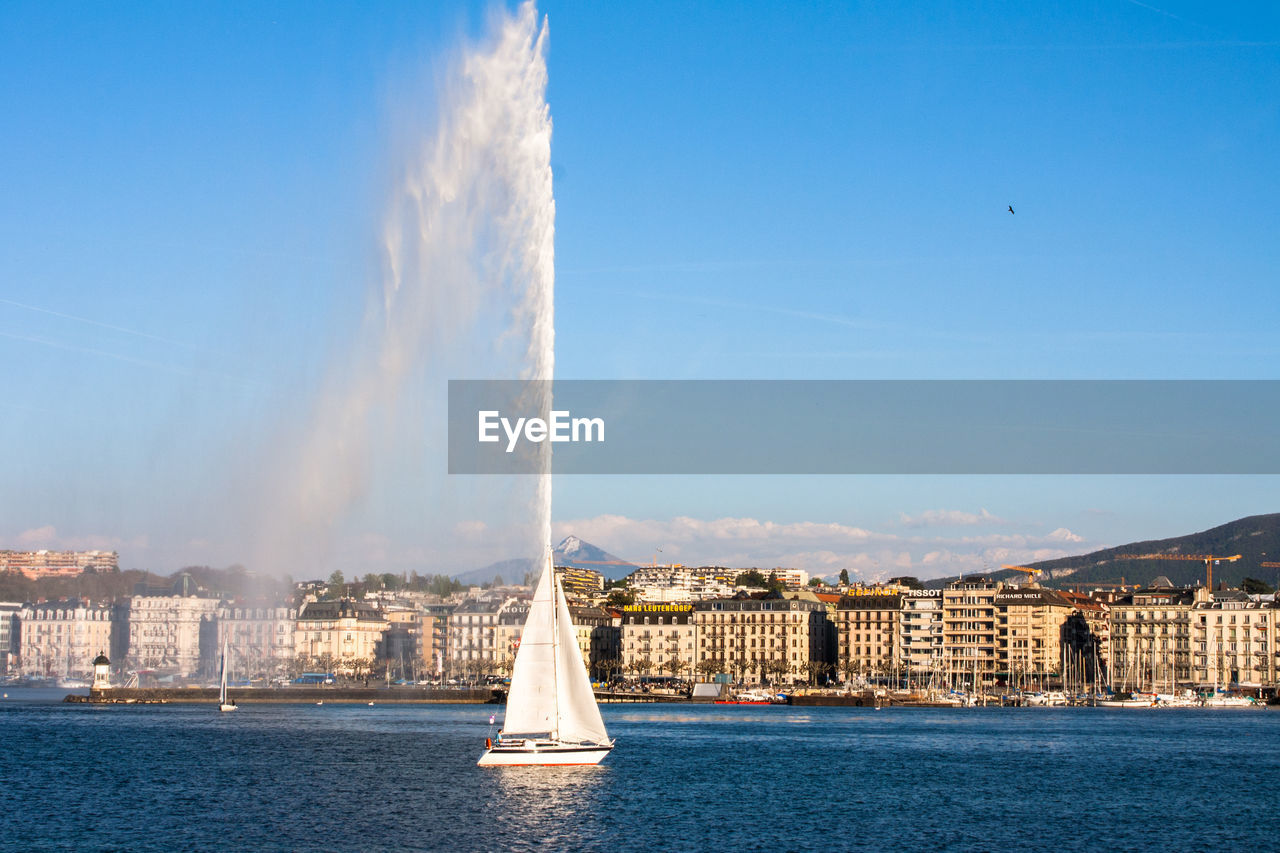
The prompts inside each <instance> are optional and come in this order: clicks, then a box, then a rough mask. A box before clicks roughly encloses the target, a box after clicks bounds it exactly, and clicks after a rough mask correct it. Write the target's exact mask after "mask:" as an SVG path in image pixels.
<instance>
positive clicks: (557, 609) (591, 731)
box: [502, 560, 609, 743]
mask: <svg viewBox="0 0 1280 853" xmlns="http://www.w3.org/2000/svg"><path fill="white" fill-rule="evenodd" d="M502 728H503V733H504V734H506V735H513V734H524V735H528V734H549V735H550V736H551V737H552V738H553V739H557V740H561V741H565V742H569V743H607V742H608V740H609V735H608V733H607V732H606V731H605V728H604V720H603V719H601V717H600V709H599V708H598V707H597V706H596V698H595V694H594V693H593V692H592V689H591V680H590V679H589V678H588V676H587V668H586V665H585V664H584V663H583V662H582V655H581V654H580V653H579V651H578V642H577V637H576V636H575V635H574V628H573V618H572V616H571V615H570V613H569V604H568V602H567V601H565V597H564V592H563V591H562V590H561V588H560V583H559V581H558V579H557V578H556V577H555V569H554V568H553V566H552V563H551V561H550V560H548V561H547V566H546V568H545V569H544V570H543V572H542V577H541V578H539V579H538V586H537V589H535V590H534V593H533V602H532V604H531V605H530V607H529V616H528V618H527V619H526V620H525V625H524V632H523V634H522V635H521V637H520V650H519V651H518V652H517V653H516V662H515V666H514V667H513V668H512V671H511V690H510V692H509V693H508V694H507V711H506V715H505V718H504V720H503V726H502Z"/></svg>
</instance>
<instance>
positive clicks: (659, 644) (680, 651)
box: [616, 604, 696, 678]
mask: <svg viewBox="0 0 1280 853" xmlns="http://www.w3.org/2000/svg"><path fill="white" fill-rule="evenodd" d="M619 630H620V654H619V655H618V656H616V657H617V660H618V661H619V663H618V664H617V667H618V668H619V669H621V671H622V673H623V674H624V675H628V676H671V677H675V678H681V677H684V678H688V677H690V676H692V675H693V674H694V673H693V668H694V665H695V662H696V654H695V648H694V630H695V628H694V622H693V605H692V604H631V605H628V606H626V607H624V608H622V619H621V625H620V626H619Z"/></svg>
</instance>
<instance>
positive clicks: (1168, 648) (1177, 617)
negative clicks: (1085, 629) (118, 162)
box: [1108, 578, 1210, 691]
mask: <svg viewBox="0 0 1280 853" xmlns="http://www.w3.org/2000/svg"><path fill="white" fill-rule="evenodd" d="M1209 601H1210V596H1209V592H1208V590H1206V589H1203V588H1197V589H1184V588H1179V587H1174V586H1171V585H1170V584H1169V582H1168V580H1167V579H1166V578H1157V579H1156V580H1155V582H1154V583H1153V585H1152V586H1151V587H1148V588H1146V589H1141V590H1137V591H1135V592H1132V593H1129V594H1127V595H1120V596H1117V597H1116V599H1115V600H1114V601H1113V602H1112V603H1111V605H1110V606H1111V638H1110V639H1111V650H1110V653H1109V654H1108V658H1109V660H1110V662H1111V668H1110V672H1109V674H1110V676H1111V687H1112V689H1114V690H1153V689H1159V690H1168V691H1174V690H1178V689H1183V688H1186V687H1189V686H1191V685H1192V683H1193V680H1192V669H1191V661H1192V656H1191V622H1192V611H1193V610H1194V609H1195V607H1196V603H1197V602H1206V603H1207V602H1209ZM1206 642H1207V641H1206ZM1207 666H1208V661H1207V660H1206V667H1207Z"/></svg>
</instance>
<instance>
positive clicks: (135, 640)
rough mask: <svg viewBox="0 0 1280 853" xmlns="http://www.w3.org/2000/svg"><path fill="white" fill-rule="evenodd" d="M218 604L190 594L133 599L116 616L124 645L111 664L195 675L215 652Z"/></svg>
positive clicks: (139, 596)
mask: <svg viewBox="0 0 1280 853" xmlns="http://www.w3.org/2000/svg"><path fill="white" fill-rule="evenodd" d="M219 604H220V602H219V601H218V599H216V598H204V597H200V596H195V595H189V596H188V595H135V596H133V597H132V598H129V599H127V600H126V601H124V602H123V603H122V605H123V606H122V607H121V608H119V609H118V610H117V614H116V618H117V620H119V621H121V622H122V623H123V624H127V625H128V632H127V634H128V643H127V645H124V646H123V649H122V651H123V654H120V653H117V654H113V655H112V656H111V658H112V660H113V661H120V662H121V663H120V665H121V666H122V667H123V668H128V669H139V670H144V669H145V670H154V671H155V672H157V673H159V674H164V675H177V676H182V677H193V676H196V675H198V674H200V672H201V669H202V664H207V662H208V661H210V660H212V659H214V658H215V657H216V654H217V653H216V652H215V650H214V649H215V646H216V639H215V638H216V619H217V609H218V605H219ZM211 629H213V630H212V631H211ZM117 648H118V649H119V648H120V647H119V646H117Z"/></svg>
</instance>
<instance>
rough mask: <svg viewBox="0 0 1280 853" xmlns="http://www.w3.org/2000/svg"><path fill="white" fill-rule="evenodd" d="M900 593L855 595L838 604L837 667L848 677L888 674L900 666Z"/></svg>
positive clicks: (836, 623) (882, 676) (886, 675)
mask: <svg viewBox="0 0 1280 853" xmlns="http://www.w3.org/2000/svg"><path fill="white" fill-rule="evenodd" d="M901 617H902V596H900V595H855V596H845V597H844V598H842V599H840V604H839V605H838V606H837V607H836V619H835V625H836V642H837V649H836V667H837V669H838V670H839V672H840V675H841V676H842V678H843V679H844V680H846V681H848V680H850V679H851V678H854V677H861V678H876V677H879V678H885V679H887V678H889V677H890V675H891V674H893V673H895V672H896V671H897V670H898V668H899V663H900V661H899V659H898V648H899V637H900V635H899V629H900V626H901Z"/></svg>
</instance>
